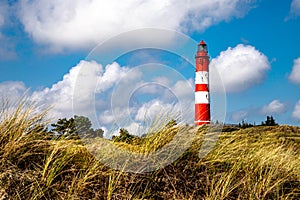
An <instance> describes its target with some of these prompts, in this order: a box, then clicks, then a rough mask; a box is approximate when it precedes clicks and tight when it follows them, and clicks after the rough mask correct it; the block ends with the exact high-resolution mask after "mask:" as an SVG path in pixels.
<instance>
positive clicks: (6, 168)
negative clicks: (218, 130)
mask: <svg viewBox="0 0 300 200" xmlns="http://www.w3.org/2000/svg"><path fill="white" fill-rule="evenodd" d="M13 107H14V108H13ZM12 108H13V109H12ZM35 108H36V106H35V105H33V104H29V105H28V104H27V103H26V101H22V102H20V103H19V105H17V106H15V105H9V104H8V103H6V104H3V105H2V107H1V108H0V161H1V162H0V199H212V200H215V199H299V198H300V145H299V143H300V128H299V127H292V126H275V127H254V128H247V129H237V130H236V129H232V130H231V131H228V132H224V133H222V135H221V136H220V139H219V141H218V143H217V145H216V147H215V148H214V150H213V151H211V152H210V153H209V154H208V155H207V156H206V157H205V158H203V159H199V157H198V155H199V149H200V148H201V145H202V142H203V136H204V134H206V132H207V127H200V128H199V129H198V130H196V129H195V131H194V134H195V139H194V141H193V143H192V145H191V146H190V148H188V150H187V151H185V153H184V154H183V155H182V156H180V158H178V159H177V160H176V161H175V162H174V163H172V164H170V165H168V166H166V167H164V168H160V169H158V170H156V171H154V172H150V173H142V174H137V173H129V172H125V171H124V170H114V169H111V168H109V167H107V166H105V165H104V164H101V162H99V161H98V160H97V159H96V158H95V157H94V156H93V155H92V154H91V153H90V152H89V151H87V149H86V147H85V146H84V145H83V144H82V142H81V141H79V140H72V139H59V140H54V139H51V137H50V136H49V134H48V133H47V132H45V130H44V129H43V128H41V127H44V126H45V125H46V122H45V121H44V117H45V116H46V112H43V113H38V112H36V109H35ZM181 128H182V127H181V126H177V127H171V128H168V129H162V130H161V131H159V132H157V133H154V134H152V135H150V136H148V137H145V138H143V139H140V140H137V141H134V143H133V144H127V143H121V142H120V143H115V145H117V146H120V147H121V148H124V149H127V150H130V151H131V152H139V153H149V152H153V151H156V150H158V149H160V148H162V147H163V146H164V145H166V144H167V143H169V142H170V141H171V140H172V139H173V138H174V137H176V135H177V134H176V133H178V130H180V129H181ZM180 137H184V135H180ZM99 141H106V140H105V139H100V138H99ZM106 142H107V141H106ZM110 144H113V142H111V141H110ZM103 148H105V147H103ZM105 156H106V158H105V159H113V158H112V157H110V154H107V155H105ZM100 161H101V160H100ZM124 167H125V166H124Z"/></svg>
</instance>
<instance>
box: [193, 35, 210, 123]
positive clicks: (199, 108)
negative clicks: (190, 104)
mask: <svg viewBox="0 0 300 200" xmlns="http://www.w3.org/2000/svg"><path fill="white" fill-rule="evenodd" d="M195 58H196V78H195V124H196V125H202V124H209V123H210V100H209V55H208V52H207V45H206V44H205V42H204V41H203V40H202V41H201V42H200V43H199V44H198V51H197V54H196V57H195Z"/></svg>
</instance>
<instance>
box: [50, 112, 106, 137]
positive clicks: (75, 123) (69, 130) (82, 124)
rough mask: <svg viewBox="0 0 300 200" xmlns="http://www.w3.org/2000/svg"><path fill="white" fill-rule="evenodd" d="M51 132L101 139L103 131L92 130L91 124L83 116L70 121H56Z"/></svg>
mask: <svg viewBox="0 0 300 200" xmlns="http://www.w3.org/2000/svg"><path fill="white" fill-rule="evenodd" d="M51 126H52V127H54V128H53V129H52V130H51V132H52V133H55V134H58V135H77V136H81V137H91V138H94V137H103V132H104V131H103V130H102V129H96V130H94V129H93V128H92V122H91V121H90V119H89V118H87V117H84V116H77V115H75V116H74V117H72V118H70V119H66V118H63V119H58V121H57V122H56V123H54V124H51Z"/></svg>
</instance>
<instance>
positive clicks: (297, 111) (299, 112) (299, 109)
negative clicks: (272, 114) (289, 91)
mask: <svg viewBox="0 0 300 200" xmlns="http://www.w3.org/2000/svg"><path fill="white" fill-rule="evenodd" d="M292 116H293V118H295V119H297V120H300V100H299V101H298V102H297V103H296V105H295V108H294V111H293V113H292Z"/></svg>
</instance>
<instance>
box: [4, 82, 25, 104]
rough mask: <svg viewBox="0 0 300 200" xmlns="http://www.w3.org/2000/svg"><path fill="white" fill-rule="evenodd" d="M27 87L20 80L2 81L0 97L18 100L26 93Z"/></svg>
mask: <svg viewBox="0 0 300 200" xmlns="http://www.w3.org/2000/svg"><path fill="white" fill-rule="evenodd" d="M26 91H27V88H26V86H25V84H24V83H23V82H20V81H6V82H2V83H0V98H5V99H6V98H7V99H8V100H9V101H17V100H19V99H20V98H21V97H22V96H24V95H25V93H26Z"/></svg>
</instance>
